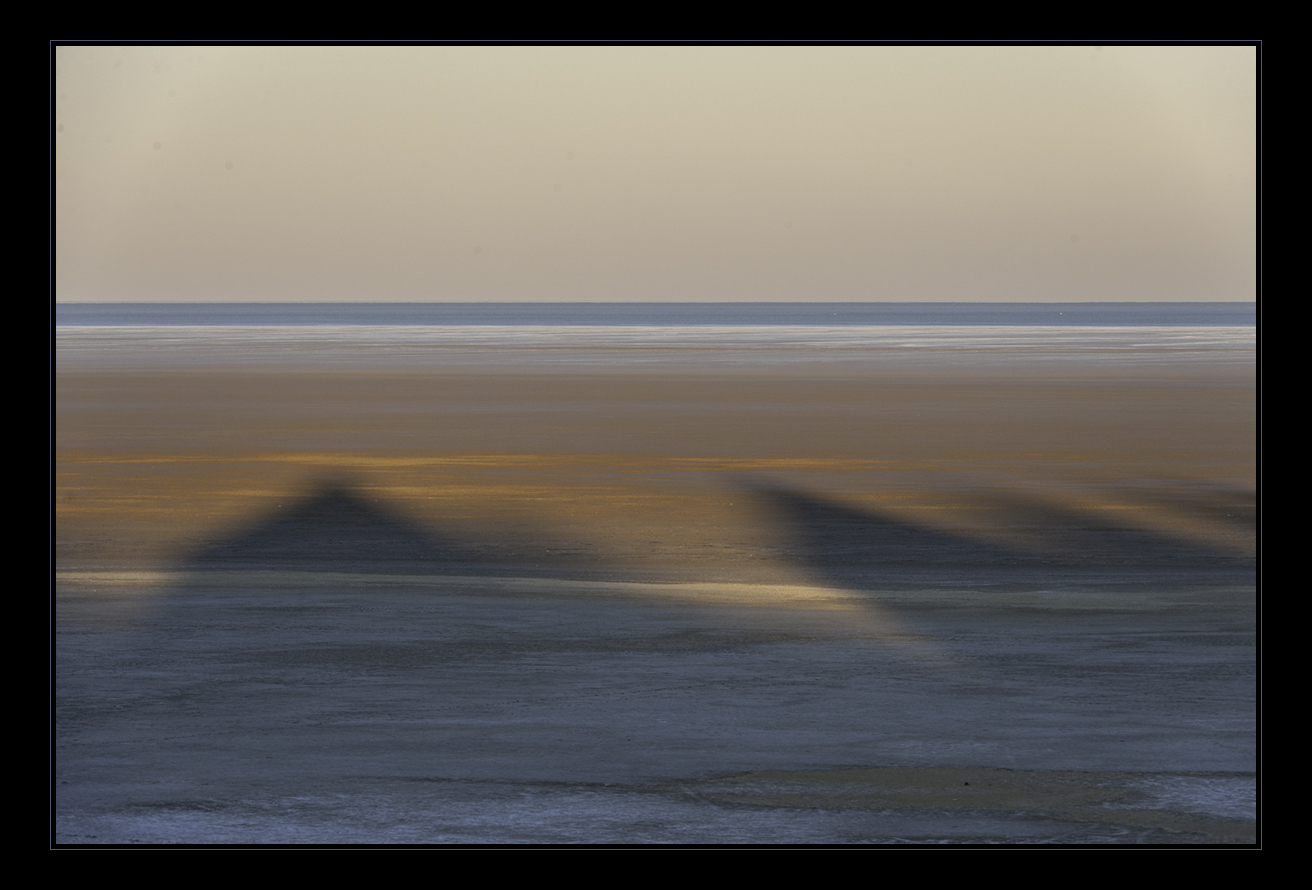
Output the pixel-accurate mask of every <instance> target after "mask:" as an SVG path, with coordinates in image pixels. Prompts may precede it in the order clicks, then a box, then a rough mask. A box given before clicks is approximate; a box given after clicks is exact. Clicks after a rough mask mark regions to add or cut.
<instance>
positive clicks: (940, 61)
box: [52, 46, 1257, 302]
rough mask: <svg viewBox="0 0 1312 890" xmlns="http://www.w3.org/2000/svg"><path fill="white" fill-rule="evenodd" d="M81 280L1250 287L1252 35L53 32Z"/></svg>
mask: <svg viewBox="0 0 1312 890" xmlns="http://www.w3.org/2000/svg"><path fill="white" fill-rule="evenodd" d="M53 87H54V89H53V96H54V105H53V111H54V117H53V121H52V124H53V131H52V140H53V141H52V144H53V147H54V151H53V157H54V170H53V173H54V187H55V196H54V209H55V243H54V248H55V273H56V276H55V294H56V299H57V300H58V301H60V302H81V301H462V302H463V301H762V300H764V301H776V300H786V301H826V302H827V301H844V300H859V301H866V300H875V301H882V300H892V301H944V300H968V301H1010V300H1018V301H1089V300H1094V301H1098V300H1108V301H1124V300H1205V301H1212V300H1253V299H1255V295H1256V282H1255V278H1256V256H1257V234H1256V232H1257V224H1256V220H1257V211H1256V207H1257V174H1256V170H1257V112H1256V109H1257V53H1256V49H1255V48H1254V47H1252V46H1212V47H1185V46H1166V47H1131V46H1104V47H1095V46H1079V47H1047V46H1024V47H962V46H957V47H912V46H866V47H837V46H822V47H778V46H776V47H755V46H740V47H707V46H683V47H645V46H643V47H638V46H630V47H473V46H455V47H360V46H350V47H316V46H284V47H264V46H226V47H225V46H186V47H172V46H133V47H113V46H59V47H56V48H55V52H54V83H53Z"/></svg>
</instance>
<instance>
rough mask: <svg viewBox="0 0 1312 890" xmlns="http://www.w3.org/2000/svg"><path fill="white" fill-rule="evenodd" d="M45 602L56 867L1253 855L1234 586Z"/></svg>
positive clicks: (137, 597) (326, 585)
mask: <svg viewBox="0 0 1312 890" xmlns="http://www.w3.org/2000/svg"><path fill="white" fill-rule="evenodd" d="M58 588H59V594H58V612H57V614H58V618H59V625H58V629H57V631H58V632H57V641H58V651H57V677H56V681H57V688H58V701H57V706H58V707H57V715H56V719H57V724H58V727H59V735H58V739H57V748H56V783H57V784H56V789H55V790H56V806H57V809H56V823H55V829H56V834H55V839H56V841H57V842H58V843H64V844H87V843H89V844H106V843H183V844H197V843H356V842H359V843H380V842H381V843H613V844H632V843H677V844H708V843H711V844H713V843H1054V842H1055V843H1081V844H1084V843H1140V844H1142V843H1149V844H1177V843H1191V844H1197V843H1203V844H1245V843H1253V842H1254V840H1255V837H1256V821H1255V820H1256V783H1255V774H1254V770H1255V764H1256V741H1255V725H1256V719H1255V675H1254V672H1255V658H1254V644H1255V628H1254V608H1253V595H1252V588H1251V587H1250V586H1247V585H1240V586H1229V587H1226V586H1217V587H1211V588H1206V587H1194V588H1192V589H1185V588H1171V587H1169V586H1160V585H1159V586H1157V587H1155V588H1153V587H1145V586H1142V585H1141V586H1135V585H1120V586H1116V585H1108V586H1106V587H1104V588H1103V589H1092V588H1087V589H1084V590H1083V591H1065V592H1057V591H1055V590H1050V589H1049V590H1045V589H1042V588H1038V587H1028V588H1025V587H1012V588H1011V589H994V590H974V591H966V590H956V591H951V590H937V591H934V590H918V591H906V592H904V593H901V594H899V593H896V592H887V591H886V592H882V593H873V592H865V593H862V592H859V591H846V592H845V591H840V590H824V589H819V588H804V587H785V586H781V587H773V588H772V587H768V586H760V585H755V586H751V585H728V584H720V585H707V584H700V585H699V584H633V583H629V584H623V583H610V582H570V581H566V580H543V579H524V578H521V579H517V580H506V579H495V578H474V577H439V576H432V577H420V576H405V575H391V576H388V575H377V574H374V575H368V574H350V573H311V572H286V571H283V572H237V571H228V572H221V571H211V572H199V571H198V572H192V573H183V574H178V575H145V574H136V575H134V574H130V573H118V574H115V573H100V574H96V573H91V572H84V573H77V572H68V573H64V574H63V575H61V576H60V579H59V582H58Z"/></svg>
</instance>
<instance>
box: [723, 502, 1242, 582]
mask: <svg viewBox="0 0 1312 890" xmlns="http://www.w3.org/2000/svg"><path fill="white" fill-rule="evenodd" d="M739 487H740V489H742V490H744V491H745V493H746V494H748V495H749V496H751V497H753V498H755V499H756V501H757V502H758V503H759V504H761V505H762V506H763V507H764V508H765V509H766V511H767V512H768V513H769V514H771V515H772V516H773V518H774V520H775V521H776V522H777V523H778V524H779V526H780V527H781V528H782V530H783V532H784V539H783V542H782V544H781V545H780V546H781V550H782V552H781V553H780V556H782V557H784V558H785V559H787V560H788V561H790V562H792V563H794V564H796V565H800V566H801V567H803V568H804V569H805V570H806V571H807V572H808V573H809V574H811V575H812V576H813V577H816V578H817V579H819V580H820V581H822V582H823V583H831V584H837V585H845V586H857V587H862V588H866V589H880V588H886V587H889V586H899V587H917V586H940V585H942V586H953V587H955V586H960V585H963V584H965V585H977V584H983V585H994V584H1013V583H1020V584H1026V585H1029V584H1041V585H1046V584H1051V583H1053V582H1070V581H1076V582H1095V583H1102V582H1108V581H1114V582H1118V583H1119V582H1122V581H1144V580H1149V579H1166V578H1171V579H1172V580H1186V579H1187V580H1191V581H1193V580H1195V579H1196V580H1198V581H1205V582H1222V583H1237V582H1247V581H1251V576H1252V566H1251V564H1249V562H1248V561H1245V560H1242V559H1237V558H1235V557H1234V556H1233V555H1232V554H1230V553H1228V552H1224V551H1221V550H1218V549H1216V548H1212V547H1206V546H1201V545H1199V544H1197V543H1192V542H1186V541H1182V540H1180V539H1177V538H1171V537H1168V536H1165V535H1160V534H1156V533H1153V532H1150V531H1145V530H1143V529H1140V528H1134V527H1130V526H1127V525H1122V524H1117V523H1114V522H1112V521H1110V520H1109V519H1108V518H1107V517H1106V516H1102V515H1095V514H1089V513H1086V512H1084V511H1079V510H1074V509H1071V508H1067V507H1062V506H1060V505H1057V504H1052V503H1048V502H1046V501H1040V500H1037V499H1032V498H1025V497H1022V496H1019V495H1009V496H1006V497H1001V498H993V499H992V501H991V502H989V503H982V504H981V507H982V508H983V509H985V510H987V512H988V514H989V515H991V516H992V517H993V519H994V520H995V521H996V522H997V523H998V527H999V530H1000V531H1002V530H1006V531H1012V532H1014V531H1017V530H1020V531H1024V532H1026V533H1028V534H1029V535H1030V539H1029V540H1021V539H1020V538H1019V537H1018V538H1017V539H1016V541H1015V542H1014V543H1013V542H1008V541H1006V540H1002V539H1000V538H999V539H994V538H990V539H982V538H980V537H977V536H974V535H971V534H968V533H965V532H959V531H954V530H951V529H945V528H935V527H930V526H927V525H923V524H919V523H916V522H912V521H908V520H907V519H904V518H902V517H898V516H895V515H893V514H891V513H887V512H884V511H880V510H876V509H872V508H869V507H855V506H852V505H849V504H844V503H841V502H839V501H836V500H832V499H830V498H828V497H824V496H821V495H817V494H814V493H810V492H806V491H803V490H800V489H796V488H791V487H788V486H785V485H780V484H778V483H774V482H770V481H767V480H761V479H749V480H745V481H740V482H739ZM1022 537H1023V536H1022Z"/></svg>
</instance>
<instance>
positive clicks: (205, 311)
mask: <svg viewBox="0 0 1312 890" xmlns="http://www.w3.org/2000/svg"><path fill="white" fill-rule="evenodd" d="M55 324H56V326H57V327H79V326H85V327H102V326H103V327H114V326H125V325H132V326H137V325H146V326H196V325H207V326H219V327H226V326H248V325H275V326H289V327H296V326H319V325H416V326H420V325H443V326H465V325H506V326H514V325H564V326H607V325H609V326H636V327H651V326H703V325H707V326H709V325H788V326H804V327H805V326H815V327H820V326H825V327H830V326H838V327H847V326H881V325H888V326H898V325H958V326H983V325H997V326H1025V327H1031V326H1063V327H1067V326H1070V327H1086V326H1110V327H1136V326H1153V327H1156V326H1256V324H1257V304H1256V303H1252V302H1227V303H1203V302H1196V303H1177V302H1153V303H1139V302H1124V303H966V302H962V303H900V302H868V303H854V302H845V303H840V302H832V303H800V302H799V303H765V302H761V303H57V304H55Z"/></svg>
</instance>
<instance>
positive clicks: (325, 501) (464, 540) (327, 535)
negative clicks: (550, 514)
mask: <svg viewBox="0 0 1312 890" xmlns="http://www.w3.org/2000/svg"><path fill="white" fill-rule="evenodd" d="M571 562H574V563H577V562H578V558H577V554H562V553H561V552H560V551H558V550H554V549H553V548H552V547H551V546H550V545H548V544H547V543H545V542H544V540H543V539H541V538H538V537H535V536H534V535H533V534H531V533H525V532H524V531H523V530H522V529H519V530H515V531H508V532H507V533H506V534H505V535H504V536H502V537H500V538H498V539H495V540H492V539H488V538H487V537H486V536H485V537H483V538H481V539H480V538H478V537H477V536H475V535H473V534H471V533H470V532H469V531H468V530H462V529H446V528H441V527H430V526H428V525H426V524H420V523H417V522H415V521H414V520H412V519H410V518H408V517H406V516H405V515H404V514H403V513H401V512H400V511H398V510H396V509H394V508H393V507H391V506H389V505H388V504H387V502H386V501H384V500H383V499H381V498H378V497H376V496H374V495H372V494H371V493H369V492H368V491H367V490H366V489H364V488H361V487H359V486H357V485H355V484H353V483H352V482H350V481H349V480H347V479H345V478H330V479H325V480H321V481H319V482H318V483H317V484H315V485H314V486H312V488H311V490H310V492H309V493H308V494H306V495H304V496H302V497H300V498H296V499H292V500H290V501H289V502H287V503H285V505H283V506H280V507H279V508H278V509H276V510H275V511H273V512H271V513H269V514H268V515H266V516H264V517H262V518H259V519H257V520H255V521H253V522H250V523H248V524H247V525H245V526H243V527H241V528H238V529H236V530H234V531H233V532H231V533H229V534H228V535H226V536H224V537H222V538H219V539H218V540H214V541H210V542H208V543H206V544H205V545H203V546H202V547H200V548H199V549H198V550H196V551H195V552H193V553H192V554H191V555H190V556H189V557H187V558H186V559H185V561H184V564H183V566H182V568H183V570H184V571H192V572H204V571H213V570H227V571H233V570H246V571H249V570H265V571H268V570H278V571H305V572H357V573H368V574H434V575H502V576H511V577H514V576H545V577H555V576H559V575H561V574H562V573H563V574H566V575H568V574H569V572H568V568H567V567H568V566H569V565H570V564H571Z"/></svg>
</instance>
